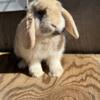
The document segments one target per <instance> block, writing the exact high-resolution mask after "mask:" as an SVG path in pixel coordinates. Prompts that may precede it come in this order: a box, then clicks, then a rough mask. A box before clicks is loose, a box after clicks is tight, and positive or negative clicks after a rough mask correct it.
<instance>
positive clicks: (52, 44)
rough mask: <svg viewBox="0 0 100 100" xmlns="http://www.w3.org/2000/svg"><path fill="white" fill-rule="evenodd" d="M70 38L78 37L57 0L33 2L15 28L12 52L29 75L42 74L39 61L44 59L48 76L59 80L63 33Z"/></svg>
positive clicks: (61, 71)
mask: <svg viewBox="0 0 100 100" xmlns="http://www.w3.org/2000/svg"><path fill="white" fill-rule="evenodd" d="M64 29H65V30H66V32H68V33H70V34H71V35H72V36H73V37H75V38H79V34H78V31H77V28H76V25H75V23H74V20H73V18H72V16H71V15H70V13H69V12H68V11H67V10H65V9H64V8H63V7H62V5H61V4H60V2H59V1H58V0H33V1H32V2H31V3H30V5H29V8H28V14H27V15H26V17H25V18H24V19H23V20H22V21H21V23H20V24H19V25H18V28H17V32H16V36H15V43H14V51H15V53H16V55H17V56H18V57H21V58H22V59H23V62H20V64H19V65H23V66H24V62H25V63H26V64H27V65H28V67H29V72H30V74H32V75H34V76H35V77H40V76H42V75H43V74H44V72H43V70H42V67H41V61H42V60H46V62H47V64H48V66H49V70H50V74H51V75H53V76H56V77H60V76H61V75H62V73H63V67H62V65H61V57H62V54H63V51H64V48H65V36H64V34H63V30H64Z"/></svg>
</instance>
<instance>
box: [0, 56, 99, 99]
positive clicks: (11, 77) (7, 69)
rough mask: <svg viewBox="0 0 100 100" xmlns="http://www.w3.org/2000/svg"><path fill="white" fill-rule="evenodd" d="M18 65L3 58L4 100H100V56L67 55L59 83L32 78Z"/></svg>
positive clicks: (1, 90) (1, 85) (1, 84)
mask: <svg viewBox="0 0 100 100" xmlns="http://www.w3.org/2000/svg"><path fill="white" fill-rule="evenodd" d="M17 62H18V61H17V60H16V58H15V57H14V56H13V55H10V54H3V55H2V54H0V100H100V55H82V54H66V55H64V57H63V58H62V65H63V67H64V69H65V72H64V73H63V75H62V77H61V78H59V79H58V78H54V77H49V76H48V75H47V74H45V75H44V76H43V77H41V78H38V79H37V78H34V77H31V76H29V75H28V69H24V70H20V69H18V68H17V66H16V65H17Z"/></svg>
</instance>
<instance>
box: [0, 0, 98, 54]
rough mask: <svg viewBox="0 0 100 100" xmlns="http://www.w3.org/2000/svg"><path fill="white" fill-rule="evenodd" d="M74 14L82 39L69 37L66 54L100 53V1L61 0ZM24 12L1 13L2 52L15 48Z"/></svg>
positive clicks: (0, 47)
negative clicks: (18, 27) (15, 39)
mask: <svg viewBox="0 0 100 100" xmlns="http://www.w3.org/2000/svg"><path fill="white" fill-rule="evenodd" d="M60 1H61V2H62V4H63V6H64V7H65V8H66V9H67V10H68V11H69V12H70V13H71V14H72V16H73V17H74V20H75V22H76V25H77V28H78V31H79V33H80V39H79V40H75V39H73V38H72V37H71V36H70V35H68V36H67V43H66V53H100V0H60ZM24 16H25V12H24V11H20V12H9V13H8V12H7V13H0V50H1V51H9V50H12V48H13V40H14V36H15V31H16V27H17V25H18V23H19V22H20V20H21V19H22V18H23V17H24Z"/></svg>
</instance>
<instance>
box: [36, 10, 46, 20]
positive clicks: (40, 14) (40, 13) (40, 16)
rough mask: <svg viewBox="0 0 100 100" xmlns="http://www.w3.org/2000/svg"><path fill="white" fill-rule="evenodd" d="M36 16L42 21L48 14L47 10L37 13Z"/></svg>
mask: <svg viewBox="0 0 100 100" xmlns="http://www.w3.org/2000/svg"><path fill="white" fill-rule="evenodd" d="M36 14H37V15H38V17H39V19H40V20H41V19H42V18H43V16H44V15H45V14H46V10H39V11H37V12H36Z"/></svg>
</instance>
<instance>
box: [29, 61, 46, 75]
mask: <svg viewBox="0 0 100 100" xmlns="http://www.w3.org/2000/svg"><path fill="white" fill-rule="evenodd" d="M29 72H30V74H31V75H34V76H35V77H41V76H42V75H43V74H44V72H43V70H42V67H41V63H39V62H35V63H34V64H32V65H31V66H29Z"/></svg>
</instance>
